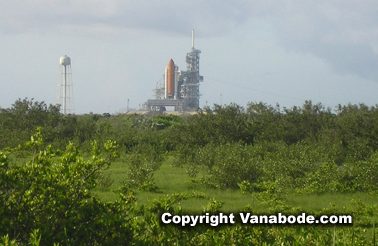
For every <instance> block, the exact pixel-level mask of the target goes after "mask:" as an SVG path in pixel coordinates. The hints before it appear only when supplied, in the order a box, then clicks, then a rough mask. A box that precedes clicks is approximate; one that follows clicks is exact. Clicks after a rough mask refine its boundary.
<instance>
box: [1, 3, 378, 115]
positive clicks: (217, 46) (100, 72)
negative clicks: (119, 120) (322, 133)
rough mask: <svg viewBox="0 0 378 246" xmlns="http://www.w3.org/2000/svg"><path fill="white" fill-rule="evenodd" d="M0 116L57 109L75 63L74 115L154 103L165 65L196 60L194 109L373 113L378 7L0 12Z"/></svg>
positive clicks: (8, 8) (22, 7)
mask: <svg viewBox="0 0 378 246" xmlns="http://www.w3.org/2000/svg"><path fill="white" fill-rule="evenodd" d="M0 6H1V8H0V93H1V96H0V107H2V108H7V107H10V106H11V104H13V103H14V102H15V101H16V100H17V99H18V98H21V99H23V98H25V97H28V98H34V99H35V100H37V101H45V102H47V103H48V104H50V103H52V104H55V103H56V94H57V86H58V82H59V58H60V57H61V56H63V55H68V56H69V57H71V62H72V78H73V86H74V99H75V111H76V113H78V114H82V113H89V112H91V111H92V112H94V113H104V112H109V113H116V112H119V111H120V109H122V108H126V107H127V99H129V100H130V107H131V108H139V105H140V104H142V103H144V102H145V101H146V100H147V99H152V98H153V89H154V88H155V85H156V82H157V81H159V80H160V79H162V76H163V74H164V69H165V67H166V65H167V64H168V61H169V60H170V59H171V58H172V59H173V60H174V61H175V63H176V65H178V66H179V67H180V69H181V70H185V69H186V63H185V56H186V53H187V52H190V50H191V30H192V29H195V48H197V49H200V50H201V51H202V53H201V58H200V74H201V75H203V76H204V82H203V83H201V85H200V92H201V94H202V96H201V98H200V105H201V107H203V106H205V105H206V103H207V105H209V106H212V105H213V104H214V103H217V104H220V103H222V104H229V103H230V102H235V103H238V104H240V105H242V106H246V105H247V103H248V102H260V101H262V102H264V103H267V104H271V105H275V104H276V103H279V104H280V105H281V107H292V106H293V105H297V106H300V105H302V104H303V102H304V101H305V100H312V101H313V102H314V103H318V102H321V103H322V104H323V105H325V106H329V107H331V108H334V107H335V106H336V105H337V104H339V103H340V104H342V105H344V104H347V103H349V102H350V103H353V104H356V103H365V104H367V105H369V106H373V105H375V104H376V103H378V96H377V95H378V1H376V0H364V1H351V0H331V1H330V0H317V1H311V0H310V1H303V0H286V1H273V0H271V1H269V0H261V1H247V0H245V1H242V0H233V1H229V0H217V1H204V0H192V1H182V0H175V1H167V0H164V1H162V0H161V1H153V0H151V1H141V0H140V1H125V0H76V1H70V0H64V1H63V0H22V1H9V0H0Z"/></svg>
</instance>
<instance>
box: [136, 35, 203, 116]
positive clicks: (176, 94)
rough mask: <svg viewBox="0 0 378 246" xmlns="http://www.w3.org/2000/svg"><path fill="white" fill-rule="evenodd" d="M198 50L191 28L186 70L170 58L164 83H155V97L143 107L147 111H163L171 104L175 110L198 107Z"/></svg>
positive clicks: (190, 109) (199, 79) (188, 109)
mask: <svg viewBox="0 0 378 246" xmlns="http://www.w3.org/2000/svg"><path fill="white" fill-rule="evenodd" d="M200 53H201V51H200V50H197V49H195V48H194V30H192V50H191V52H189V53H187V55H186V64H187V66H186V71H181V70H179V68H178V66H176V65H175V63H174V61H173V60H172V59H171V60H170V61H169V62H168V66H167V68H166V69H165V74H164V79H163V81H164V83H161V82H160V83H159V82H158V83H157V85H156V89H155V97H156V98H155V99H150V100H148V101H147V102H146V103H145V104H144V107H145V108H146V109H147V110H149V111H164V109H165V107H168V106H173V107H174V108H175V111H195V110H197V108H199V98H200V93H199V85H200V82H202V81H203V77H202V76H201V75H200V73H199V58H200Z"/></svg>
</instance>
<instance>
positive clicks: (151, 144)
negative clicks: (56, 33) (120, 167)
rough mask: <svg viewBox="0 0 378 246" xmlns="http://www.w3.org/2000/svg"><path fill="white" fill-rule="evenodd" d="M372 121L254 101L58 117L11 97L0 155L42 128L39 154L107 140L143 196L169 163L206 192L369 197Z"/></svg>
mask: <svg viewBox="0 0 378 246" xmlns="http://www.w3.org/2000/svg"><path fill="white" fill-rule="evenodd" d="M377 122H378V108H377V107H368V106H366V105H364V104H359V105H352V104H348V105H345V106H341V105H339V106H338V107H337V108H336V109H334V110H331V109H330V108H325V107H324V106H322V105H321V104H320V103H318V104H313V103H312V102H311V101H305V103H304V104H303V106H302V107H297V106H294V107H292V108H290V109H288V108H280V107H279V105H276V106H274V107H273V106H271V105H267V104H264V103H261V102H260V103H249V104H248V105H247V108H243V107H241V106H239V105H237V104H230V105H226V106H220V105H214V107H213V108H205V109H203V110H199V111H198V112H197V114H195V115H191V116H189V115H184V116H174V115H156V114H155V115H138V114H133V115H115V116H110V115H109V114H104V115H99V114H86V115H67V116H65V115H62V114H60V113H59V107H57V106H53V105H50V106H47V105H46V104H45V103H44V102H34V101H33V100H27V99H23V100H21V99H19V100H17V101H16V102H15V103H14V104H13V105H12V107H11V108H9V109H1V110H0V129H1V131H0V141H1V142H0V149H4V148H6V147H10V148H14V147H16V146H18V145H19V144H22V143H24V142H25V141H28V139H29V138H30V136H31V135H32V134H34V132H35V129H36V128H37V127H42V131H41V133H42V135H43V136H44V146H48V145H52V147H54V148H57V149H64V148H65V146H66V145H67V143H68V142H72V143H73V144H75V146H78V147H79V149H81V150H82V151H83V152H90V149H91V143H92V142H93V141H94V140H96V141H97V142H98V143H99V144H104V143H106V141H107V140H109V139H110V140H113V141H116V142H117V145H118V148H119V150H120V152H121V154H124V156H126V157H125V158H124V160H125V161H126V162H128V163H129V166H132V168H131V169H133V170H134V171H133V172H129V176H128V177H129V178H130V179H132V180H133V186H136V187H139V188H141V187H144V188H145V189H148V190H156V188H157V187H156V186H154V183H153V179H152V172H154V171H156V170H157V169H158V168H159V165H160V164H161V162H162V160H163V159H164V158H166V157H167V155H170V156H173V157H174V163H175V165H178V166H184V167H185V168H187V172H188V174H189V175H190V176H191V177H192V178H193V182H195V183H196V182H197V183H199V184H200V185H206V186H209V187H217V188H238V187H239V184H240V183H241V182H244V181H245V182H249V183H250V186H251V187H255V186H256V187H255V188H256V189H257V190H259V189H261V187H260V186H261V184H262V183H263V182H268V183H269V182H271V183H272V182H273V183H274V182H280V183H282V185H284V186H285V187H286V188H296V189H299V190H300V191H305V192H325V191H343V192H344V191H357V190H360V191H369V190H374V189H376V188H378V186H377V184H378V182H377V181H378V178H377V177H376V175H375V173H377V171H378V167H377V165H376V164H375V163H376V159H377V158H378V153H377V148H378V141H377V140H378V124H377ZM22 149H23V148H21V150H20V152H21V153H22ZM25 151H27V150H25ZM26 154H27V153H26ZM126 154H127V155H126ZM259 187H260V188H259Z"/></svg>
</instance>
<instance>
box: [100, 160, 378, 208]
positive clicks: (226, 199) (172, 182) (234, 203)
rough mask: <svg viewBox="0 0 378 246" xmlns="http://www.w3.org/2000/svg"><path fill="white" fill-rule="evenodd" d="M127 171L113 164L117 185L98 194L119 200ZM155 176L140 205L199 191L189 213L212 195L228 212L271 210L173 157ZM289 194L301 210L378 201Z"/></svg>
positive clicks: (377, 199) (365, 196) (362, 196)
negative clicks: (194, 174)
mask: <svg viewBox="0 0 378 246" xmlns="http://www.w3.org/2000/svg"><path fill="white" fill-rule="evenodd" d="M127 170H128V167H127V165H126V164H125V163H123V162H122V161H117V162H114V163H112V165H111V166H110V168H109V169H108V170H107V171H106V172H107V173H110V177H111V179H112V180H113V181H114V182H113V184H112V185H111V186H110V187H108V188H100V187H97V188H96V189H95V190H94V191H95V193H96V194H97V195H98V196H99V197H100V198H101V199H102V200H104V201H113V200H115V199H117V195H116V194H115V193H114V192H113V191H112V190H114V189H117V188H118V187H120V186H121V185H122V183H123V182H124V181H126V173H127ZM154 178H155V183H156V185H157V186H158V190H157V191H156V192H147V191H140V190H136V197H137V202H138V204H139V205H143V204H147V203H148V202H149V201H151V200H153V199H156V198H159V197H162V196H164V195H170V194H174V193H181V192H187V193H191V192H193V191H197V192H202V193H204V195H205V196H204V197H203V198H192V199H189V200H185V201H181V202H180V204H179V205H180V206H181V207H182V209H183V211H184V212H185V213H196V214H198V213H201V212H203V207H205V206H206V205H207V204H208V203H209V200H210V199H211V198H214V199H215V200H216V201H219V202H222V203H223V205H222V208H221V209H220V210H221V211H222V212H225V213H237V212H240V211H242V210H243V209H244V208H245V207H246V206H248V205H249V206H251V207H252V208H253V212H255V213H269V207H267V206H266V204H265V203H264V202H263V201H262V200H259V199H258V198H257V197H255V196H254V195H253V194H243V193H242V192H241V191H240V190H234V189H213V188H205V187H201V186H200V185H199V184H195V183H193V182H192V181H191V180H190V178H189V176H188V175H187V173H186V169H185V167H177V166H173V165H171V160H170V159H168V160H166V161H164V162H163V164H162V166H161V167H160V168H159V169H158V170H157V171H156V172H155V173H154ZM285 194H286V198H285V203H286V204H287V205H288V206H290V207H295V208H297V210H300V211H312V212H320V211H324V210H327V209H328V210H334V211H341V210H350V209H353V206H354V205H353V203H352V201H353V200H355V201H361V202H363V203H365V204H369V205H376V204H378V196H377V195H375V194H371V193H367V192H353V193H323V194H297V193H296V192H295V191H294V190H286V191H285Z"/></svg>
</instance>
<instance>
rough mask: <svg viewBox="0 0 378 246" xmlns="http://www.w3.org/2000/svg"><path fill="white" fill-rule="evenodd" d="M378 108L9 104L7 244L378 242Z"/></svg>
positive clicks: (0, 143) (1, 212)
mask: <svg viewBox="0 0 378 246" xmlns="http://www.w3.org/2000/svg"><path fill="white" fill-rule="evenodd" d="M377 122H378V108H377V107H368V106H366V105H364V104H359V105H352V104H349V105H345V106H342V105H339V106H338V107H337V108H336V109H335V110H331V109H329V108H324V107H323V106H322V105H321V104H320V103H319V104H313V103H312V102H311V101H306V102H305V103H304V105H303V106H302V107H296V106H294V107H292V108H290V109H287V108H282V109H281V108H280V107H279V105H276V106H274V107H273V106H270V105H266V104H264V103H250V104H248V106H247V108H246V109H245V108H243V107H241V106H239V105H236V104H230V105H226V106H220V105H214V107H213V108H205V109H203V110H199V111H198V112H197V114H195V115H191V116H185V115H184V116H173V115H116V116H110V117H109V115H107V114H104V115H98V114H86V115H80V116H78V115H67V116H65V115H61V114H60V113H59V107H56V106H53V105H50V106H47V105H46V104H45V103H44V102H34V101H33V100H28V99H23V100H21V99H19V100H17V101H16V102H15V103H14V104H13V105H12V107H11V108H9V109H1V108H0V129H1V130H0V150H1V151H0V183H1V184H0V217H1V221H0V237H1V238H0V245H25V244H29V245H53V244H59V245H125V244H126V245H209V244H210V245H375V244H376V228H375V225H376V222H377V218H376V215H377V212H378V207H377V203H378V198H377V188H378V175H377V173H378V124H377ZM164 212H170V213H172V214H178V215H181V214H201V213H206V212H208V213H219V212H225V213H239V212H252V213H257V214H275V213H279V212H280V213H285V214H300V213H302V212H306V213H309V214H313V215H315V216H320V215H323V214H326V215H331V214H350V215H352V216H353V225H348V226H343V225H335V226H329V225H315V226H314V225H291V226H282V225H278V226H267V225H253V226H251V225H243V224H241V223H237V224H235V225H226V226H218V227H211V226H203V225H199V226H195V227H190V226H188V227H181V226H177V225H164V224H162V223H161V222H160V215H161V214H162V213H164Z"/></svg>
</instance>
